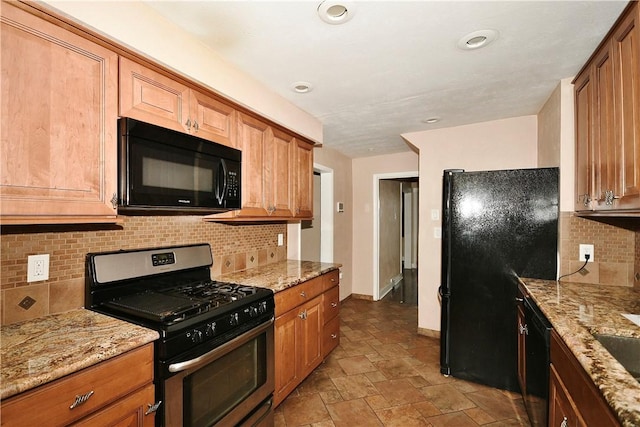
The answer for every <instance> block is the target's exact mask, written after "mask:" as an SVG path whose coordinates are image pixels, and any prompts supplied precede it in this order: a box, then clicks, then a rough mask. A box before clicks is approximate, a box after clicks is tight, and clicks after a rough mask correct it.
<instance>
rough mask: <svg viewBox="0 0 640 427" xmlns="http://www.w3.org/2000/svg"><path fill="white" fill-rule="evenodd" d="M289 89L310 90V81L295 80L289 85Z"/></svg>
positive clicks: (303, 91)
mask: <svg viewBox="0 0 640 427" xmlns="http://www.w3.org/2000/svg"><path fill="white" fill-rule="evenodd" d="M291 89H293V91H294V92H296V93H307V92H311V89H312V87H311V83H307V82H295V83H294V84H292V85H291Z"/></svg>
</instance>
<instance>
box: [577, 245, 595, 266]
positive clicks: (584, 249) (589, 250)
mask: <svg viewBox="0 0 640 427" xmlns="http://www.w3.org/2000/svg"><path fill="white" fill-rule="evenodd" d="M585 254H589V262H593V261H594V258H595V254H594V253H593V245H586V244H580V258H579V260H580V261H585V257H584V256H585Z"/></svg>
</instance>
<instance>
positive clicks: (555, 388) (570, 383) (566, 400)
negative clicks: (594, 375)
mask: <svg viewBox="0 0 640 427" xmlns="http://www.w3.org/2000/svg"><path fill="white" fill-rule="evenodd" d="M549 383H550V386H549V426H558V427H560V426H562V427H572V426H598V427H607V426H620V423H619V422H618V419H617V417H616V416H615V414H614V413H613V411H612V410H611V408H610V407H609V405H608V404H607V403H606V402H605V400H604V398H603V397H602V395H601V394H600V392H599V391H598V389H597V388H596V386H595V385H594V384H593V381H591V379H590V378H589V376H588V375H587V373H586V372H585V371H584V369H583V368H582V366H580V363H579V362H578V361H577V360H576V358H575V356H573V354H572V353H571V351H570V350H569V348H568V347H567V346H566V344H565V343H564V341H562V338H560V336H559V335H558V334H557V332H556V331H555V330H552V331H551V374H550V380H549Z"/></svg>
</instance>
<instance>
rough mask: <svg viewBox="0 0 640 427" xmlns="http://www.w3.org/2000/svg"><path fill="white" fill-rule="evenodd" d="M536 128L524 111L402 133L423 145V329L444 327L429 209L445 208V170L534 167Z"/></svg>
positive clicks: (420, 252)
mask: <svg viewBox="0 0 640 427" xmlns="http://www.w3.org/2000/svg"><path fill="white" fill-rule="evenodd" d="M536 127H537V118H536V116H525V117H516V118H512V119H505V120H497V121H492V122H485V123H478V124H473V125H467V126H459V127H454V128H447V129H436V130H432V131H426V132H414V133H408V134H403V135H402V136H403V137H404V138H405V139H406V140H407V141H409V142H410V143H411V144H412V145H414V146H415V147H416V148H418V149H419V150H420V201H419V207H420V213H421V215H420V224H419V231H418V234H419V237H418V271H419V272H420V274H419V275H418V308H419V312H418V327H419V328H421V329H428V330H436V331H438V330H440V303H439V300H438V297H437V292H438V286H439V285H440V245H441V239H440V238H436V237H434V228H436V227H440V226H441V221H440V220H437V221H433V220H431V215H430V212H431V210H432V209H437V210H438V211H440V210H441V208H442V206H441V203H442V171H443V170H444V169H454V168H461V169H465V170H494V169H514V168H530V167H536V162H537V131H536ZM427 213H429V214H427Z"/></svg>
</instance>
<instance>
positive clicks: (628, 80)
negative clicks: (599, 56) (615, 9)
mask: <svg viewBox="0 0 640 427" xmlns="http://www.w3.org/2000/svg"><path fill="white" fill-rule="evenodd" d="M639 21H640V7H638V5H637V3H636V4H635V6H634V9H632V10H631V11H630V12H629V13H627V14H626V15H625V16H624V18H623V20H622V21H621V22H620V23H619V24H618V25H617V28H616V30H615V31H614V33H613V36H612V38H613V51H614V57H615V58H616V63H615V65H614V69H615V74H614V79H615V88H616V89H615V90H616V93H617V94H620V99H619V100H618V102H616V107H617V112H618V114H617V115H616V124H615V127H616V129H617V131H618V136H617V140H618V141H619V156H618V158H617V161H618V162H619V164H618V165H617V167H618V170H619V173H620V181H621V182H620V188H619V191H620V193H619V194H620V199H619V200H617V207H618V208H620V209H640V22H639Z"/></svg>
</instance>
